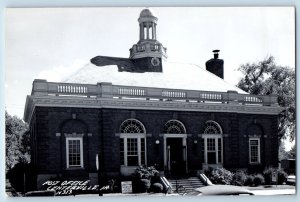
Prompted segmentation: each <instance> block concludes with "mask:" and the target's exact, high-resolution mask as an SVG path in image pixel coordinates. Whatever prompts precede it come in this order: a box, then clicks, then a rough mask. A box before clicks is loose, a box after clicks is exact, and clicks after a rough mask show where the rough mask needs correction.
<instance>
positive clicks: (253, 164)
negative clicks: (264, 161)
mask: <svg viewBox="0 0 300 202" xmlns="http://www.w3.org/2000/svg"><path fill="white" fill-rule="evenodd" d="M249 165H251V166H256V165H261V163H260V162H259V163H249Z"/></svg>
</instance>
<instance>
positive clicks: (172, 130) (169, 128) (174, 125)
mask: <svg viewBox="0 0 300 202" xmlns="http://www.w3.org/2000/svg"><path fill="white" fill-rule="evenodd" d="M164 133H166V134H186V129H185V127H184V125H183V123H181V122H180V121H178V120H170V121H168V122H167V123H166V124H165V127H164Z"/></svg>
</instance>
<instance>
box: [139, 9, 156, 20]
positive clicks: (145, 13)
mask: <svg viewBox="0 0 300 202" xmlns="http://www.w3.org/2000/svg"><path fill="white" fill-rule="evenodd" d="M141 17H154V15H153V12H152V11H151V10H150V9H148V8H145V9H143V10H142V11H141V14H140V18H141Z"/></svg>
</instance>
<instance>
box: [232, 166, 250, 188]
mask: <svg viewBox="0 0 300 202" xmlns="http://www.w3.org/2000/svg"><path fill="white" fill-rule="evenodd" d="M246 179H247V174H246V172H245V171H243V170H240V171H237V172H236V173H234V174H233V176H232V183H231V184H233V185H237V186H243V185H244V184H245V181H246Z"/></svg>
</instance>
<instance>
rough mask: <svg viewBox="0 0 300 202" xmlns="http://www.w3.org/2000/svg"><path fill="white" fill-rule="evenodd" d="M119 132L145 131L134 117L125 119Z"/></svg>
mask: <svg viewBox="0 0 300 202" xmlns="http://www.w3.org/2000/svg"><path fill="white" fill-rule="evenodd" d="M120 132H121V133H146V129H145V127H144V125H143V124H142V123H141V122H140V121H138V120H136V119H127V120H126V121H124V122H123V123H122V124H121V126H120Z"/></svg>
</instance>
